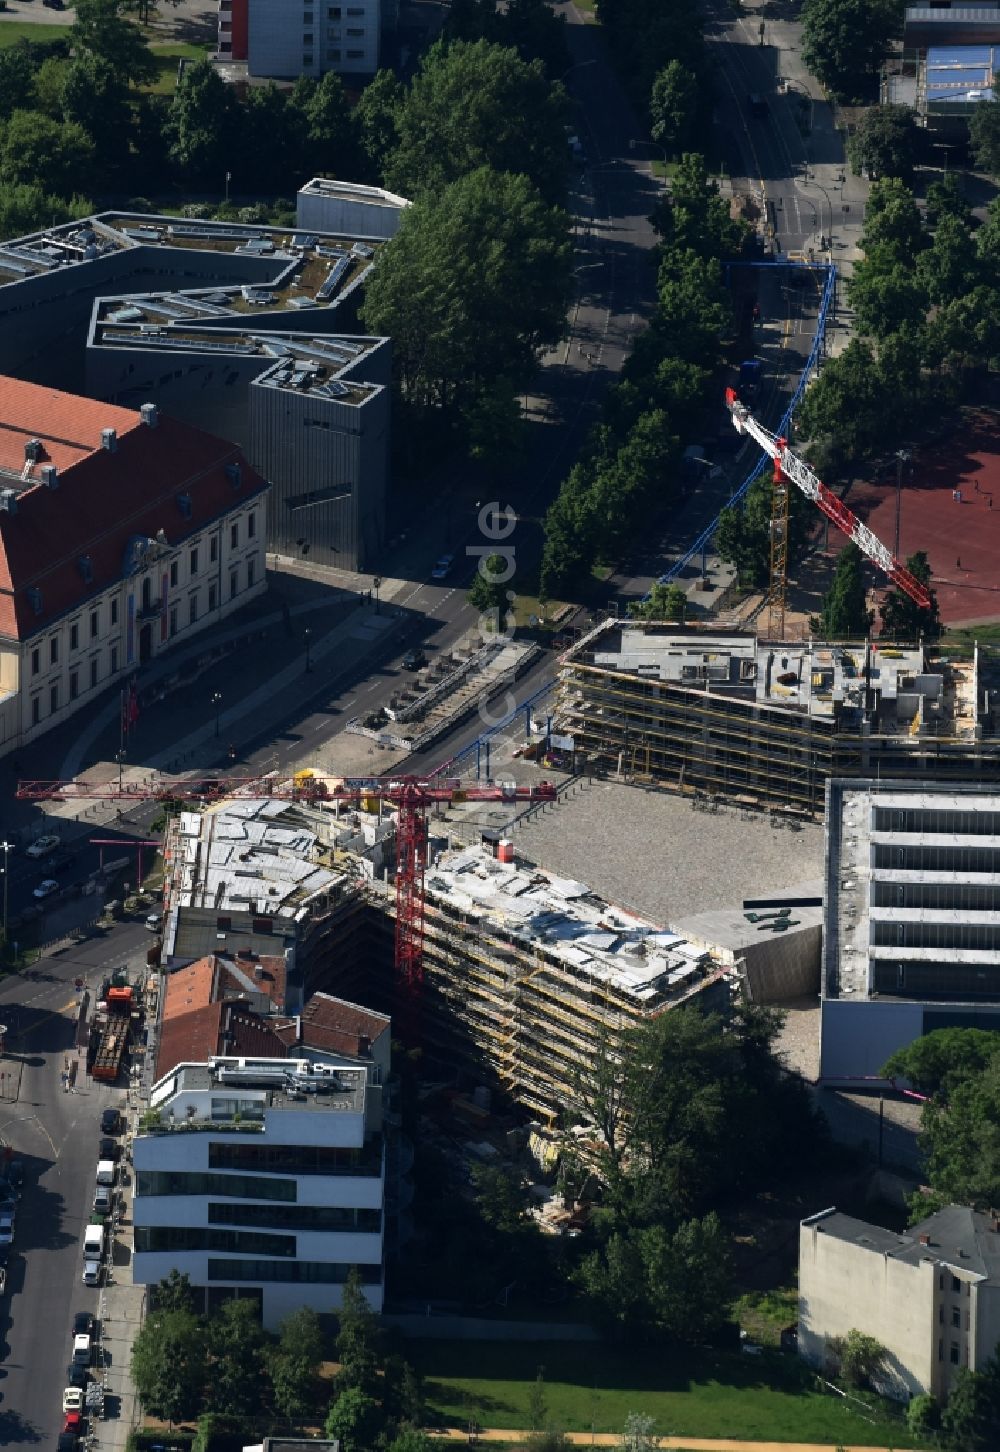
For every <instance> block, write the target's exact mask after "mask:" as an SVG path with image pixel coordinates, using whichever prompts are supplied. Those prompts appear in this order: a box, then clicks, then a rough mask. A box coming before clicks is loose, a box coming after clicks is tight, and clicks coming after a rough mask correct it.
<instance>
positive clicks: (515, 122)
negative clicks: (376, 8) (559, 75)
mask: <svg viewBox="0 0 1000 1452" xmlns="http://www.w3.org/2000/svg"><path fill="white" fill-rule="evenodd" d="M568 115H569V112H568V105H567V98H566V92H565V91H564V90H563V88H562V86H561V85H559V84H556V85H551V84H550V83H549V80H548V78H547V76H546V74H545V67H544V66H543V65H542V63H541V61H532V62H530V63H526V62H525V61H523V60H522V59H521V58H520V56H519V55H518V54H517V51H516V50H513V49H509V48H505V47H503V46H499V45H490V44H489V43H488V42H487V41H485V40H480V41H475V42H472V43H469V42H465V41H456V42H455V43H454V44H453V45H450V46H447V45H445V44H444V42H443V41H440V40H439V41H437V42H436V43H435V44H434V45H433V46H432V47H431V49H430V50H429V51H428V52H427V54H426V55H425V56H424V59H423V61H422V62H421V66H420V69H419V71H418V72H417V74H416V76H415V77H414V79H413V82H412V84H411V86H410V89H409V92H408V93H407V94H406V96H405V99H404V100H403V102H402V105H401V107H400V109H399V111H398V113H397V117H396V121H397V126H398V130H399V143H398V145H397V147H396V149H395V150H394V152H393V154H392V156H391V157H390V159H389V161H388V162H387V164H386V168H385V172H386V181H387V184H388V185H389V186H390V187H391V188H392V189H393V190H394V191H398V192H402V194H403V195H404V196H407V197H413V198H419V197H420V196H422V195H423V194H424V193H427V192H438V193H440V192H441V191H442V189H443V188H445V187H447V186H448V184H449V183H451V182H455V181H457V180H458V179H459V178H461V177H465V176H467V175H468V174H469V173H471V172H475V171H477V170H478V169H479V168H480V167H484V166H488V167H490V168H491V169H492V170H493V171H496V172H511V173H519V174H522V175H525V176H527V177H529V178H530V180H531V182H532V183H533V184H534V185H535V186H536V187H537V188H538V190H539V192H541V194H542V196H543V197H545V198H546V199H547V200H548V201H550V202H554V201H556V200H557V199H558V198H561V197H562V195H563V191H564V188H565V180H566V171H567V168H568V165H569V161H568V152H567V148H566V138H565V132H564V129H563V127H564V123H565V122H566V120H567V119H568Z"/></svg>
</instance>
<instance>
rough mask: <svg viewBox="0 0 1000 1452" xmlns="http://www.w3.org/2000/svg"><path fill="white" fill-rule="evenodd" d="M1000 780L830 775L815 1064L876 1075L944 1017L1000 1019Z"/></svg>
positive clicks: (833, 1072) (836, 1073) (947, 1022)
mask: <svg viewBox="0 0 1000 1452" xmlns="http://www.w3.org/2000/svg"><path fill="white" fill-rule="evenodd" d="M998 868H1000V789H997V788H994V789H990V788H989V787H988V786H986V785H981V784H979V783H976V782H962V783H957V782H956V783H954V784H953V785H952V784H933V783H927V784H924V783H922V782H912V781H893V780H891V779H890V780H886V779H885V778H882V779H880V780H872V779H868V780H859V781H831V782H829V783H828V785H827V823H826V881H825V886H824V930H823V970H822V1000H821V1020H820V1021H821V1039H820V1073H821V1075H822V1077H823V1078H825V1079H864V1078H872V1077H877V1076H878V1075H879V1074H880V1073H881V1071H882V1066H883V1065H884V1063H885V1061H886V1059H888V1057H889V1056H890V1054H892V1053H894V1052H895V1050H896V1049H899V1048H903V1047H905V1045H907V1044H909V1043H912V1042H913V1040H914V1039H917V1038H920V1036H921V1035H922V1034H926V1033H931V1032H932V1031H933V1030H934V1029H936V1028H953V1027H961V1028H984V1029H990V1028H998V1027H1000V887H998V886H997V882H998V878H997V872H998Z"/></svg>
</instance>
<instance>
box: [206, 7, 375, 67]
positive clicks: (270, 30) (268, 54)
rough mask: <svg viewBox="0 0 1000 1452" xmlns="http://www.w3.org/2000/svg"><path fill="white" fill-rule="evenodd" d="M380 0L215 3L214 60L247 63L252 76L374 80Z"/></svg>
mask: <svg viewBox="0 0 1000 1452" xmlns="http://www.w3.org/2000/svg"><path fill="white" fill-rule="evenodd" d="M382 5H383V0H352V3H351V4H347V3H346V0H344V3H341V4H339V5H330V4H328V3H327V0H303V3H302V4H295V5H292V6H290V5H288V4H287V3H286V0H219V38H218V52H217V54H218V57H219V59H220V60H223V61H245V62H246V67H247V73H248V74H249V75H251V76H275V77H277V78H280V79H292V78H294V77H296V76H321V75H322V74H323V72H324V71H337V72H339V73H340V74H342V75H353V76H373V75H374V74H375V72H376V71H377V70H378V62H379V46H380V41H381V29H382Z"/></svg>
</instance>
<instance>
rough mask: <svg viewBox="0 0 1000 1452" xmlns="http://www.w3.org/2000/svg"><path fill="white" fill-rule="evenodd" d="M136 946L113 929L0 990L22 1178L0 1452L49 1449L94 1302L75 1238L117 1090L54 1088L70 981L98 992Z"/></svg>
mask: <svg viewBox="0 0 1000 1452" xmlns="http://www.w3.org/2000/svg"><path fill="white" fill-rule="evenodd" d="M147 942H148V935H147V934H146V933H145V932H144V931H143V929H142V928H141V927H138V926H135V925H132V924H128V925H123V926H121V927H119V928H116V929H115V931H114V932H113V933H112V934H110V935H108V936H107V937H106V938H97V939H93V940H91V941H90V942H88V943H86V944H84V945H82V946H80V947H77V948H74V949H72V950H67V951H66V952H65V953H61V954H59V955H58V956H56V957H54V958H47V959H42V960H41V961H40V962H39V963H38V964H37V965H36V966H35V968H34V969H33V970H32V972H31V973H30V974H29V975H25V976H19V977H15V978H8V979H5V980H4V981H3V983H2V984H0V1019H2V1020H3V1021H4V1022H5V1023H6V1025H7V1028H8V1036H7V1042H6V1050H5V1053H4V1055H3V1058H2V1060H0V1070H2V1072H3V1074H4V1076H5V1077H4V1078H3V1079H2V1080H0V1136H2V1138H3V1139H4V1140H5V1141H6V1142H7V1143H8V1144H9V1145H11V1146H12V1147H13V1149H14V1150H15V1152H16V1153H17V1155H18V1156H19V1157H20V1158H22V1159H23V1161H24V1167H25V1173H24V1186H23V1189H22V1193H21V1200H20V1204H19V1206H18V1213H17V1225H16V1234H15V1241H14V1249H13V1253H12V1255H11V1258H10V1263H9V1265H8V1271H7V1290H6V1293H5V1295H4V1296H3V1298H2V1299H0V1332H2V1346H0V1351H2V1361H0V1447H4V1448H12V1447H18V1446H22V1445H23V1446H31V1447H32V1448H37V1449H38V1452H48V1449H50V1448H54V1447H55V1445H56V1438H57V1436H58V1433H59V1432H60V1431H61V1430H62V1392H63V1388H64V1386H65V1385H66V1375H65V1373H66V1367H67V1364H68V1363H69V1360H70V1355H71V1350H72V1347H71V1336H70V1325H71V1320H72V1316H73V1314H74V1312H76V1311H90V1312H91V1313H92V1314H93V1315H95V1316H97V1315H98V1314H99V1305H100V1292H99V1291H97V1290H93V1289H90V1288H88V1287H86V1286H84V1285H83V1284H82V1282H81V1272H82V1268H83V1257H82V1251H81V1247H82V1240H83V1227H84V1226H85V1225H86V1223H87V1220H88V1218H89V1215H90V1210H91V1205H92V1201H93V1193H94V1180H95V1173H96V1166H97V1148H98V1140H99V1138H100V1114H101V1110H102V1109H105V1108H106V1107H107V1106H108V1105H110V1104H119V1105H120V1104H121V1103H122V1102H123V1100H124V1090H123V1089H117V1088H110V1087H106V1086H104V1085H94V1084H93V1083H92V1082H91V1081H90V1080H88V1079H87V1078H86V1076H85V1074H84V1069H83V1065H82V1063H81V1064H80V1067H79V1071H78V1075H77V1079H76V1084H75V1087H74V1089H73V1090H72V1091H71V1092H66V1091H64V1089H63V1087H62V1084H61V1081H60V1075H61V1072H62V1069H63V1064H64V1060H65V1059H66V1058H67V1057H68V1058H70V1059H73V1058H75V1057H76V1050H75V1049H74V1047H73V1044H74V1032H75V1013H76V1011H77V1008H78V999H77V994H76V992H75V991H74V988H73V980H74V979H75V978H76V977H78V976H79V977H82V978H84V979H86V980H87V981H88V983H89V984H90V985H91V986H93V987H97V986H99V984H100V980H101V978H102V976H103V975H104V973H106V971H107V970H108V968H109V967H111V966H119V965H120V964H121V963H123V962H126V961H129V960H130V959H132V960H134V959H135V957H136V956H137V955H140V956H141V954H142V953H143V952H144V950H145V947H146V944H147ZM12 1091H13V1095H14V1097H12ZM112 1410H113V1409H112Z"/></svg>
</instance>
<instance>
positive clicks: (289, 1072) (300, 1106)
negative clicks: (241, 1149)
mask: <svg viewBox="0 0 1000 1452" xmlns="http://www.w3.org/2000/svg"><path fill="white" fill-rule="evenodd" d="M311 1064H312V1060H310V1059H307V1058H294V1059H279V1058H274V1059H252V1060H251V1059H249V1058H234V1057H232V1056H229V1055H215V1054H213V1055H212V1056H211V1057H210V1058H209V1059H208V1060H207V1061H206V1062H205V1063H203V1064H177V1065H176V1066H175V1067H174V1068H173V1069H171V1070H170V1071H169V1073H167V1074H165V1075H164V1076H163V1078H162V1079H161V1080H160V1081H159V1082H158V1083H157V1084H155V1085H154V1086H153V1092H152V1094H151V1096H150V1103H151V1104H153V1105H154V1107H155V1108H156V1109H159V1110H160V1111H161V1112H163V1111H164V1110H165V1109H168V1108H169V1106H170V1103H171V1101H172V1100H173V1099H175V1098H176V1097H177V1096H178V1095H182V1094H184V1095H190V1094H210V1093H211V1094H214V1095H216V1096H219V1095H225V1096H226V1097H229V1098H233V1097H237V1098H239V1099H240V1100H244V1101H247V1102H250V1103H256V1104H259V1105H260V1107H261V1109H263V1110H264V1111H266V1110H268V1109H292V1110H295V1111H297V1112H299V1111H303V1110H306V1111H308V1110H319V1111H322V1112H324V1113H330V1112H335V1113H341V1114H342V1113H344V1112H345V1111H349V1112H353V1113H356V1114H361V1113H363V1112H364V1106H365V1091H366V1086H367V1073H366V1071H365V1070H364V1069H344V1068H340V1067H339V1066H338V1068H337V1069H336V1071H335V1072H333V1073H325V1074H314V1073H310V1072H309V1070H310V1065H311ZM227 1072H228V1075H229V1077H226V1075H227ZM268 1079H272V1080H273V1081H274V1084H273V1087H271V1086H269V1085H268V1083H267V1082H266V1081H267V1080H268ZM306 1083H309V1084H311V1085H312V1087H311V1088H310V1089H309V1090H308V1092H307V1091H306V1089H305V1087H304V1085H305V1084H306ZM219 1129H220V1132H223V1133H224V1132H225V1125H224V1122H220V1123H219Z"/></svg>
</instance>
